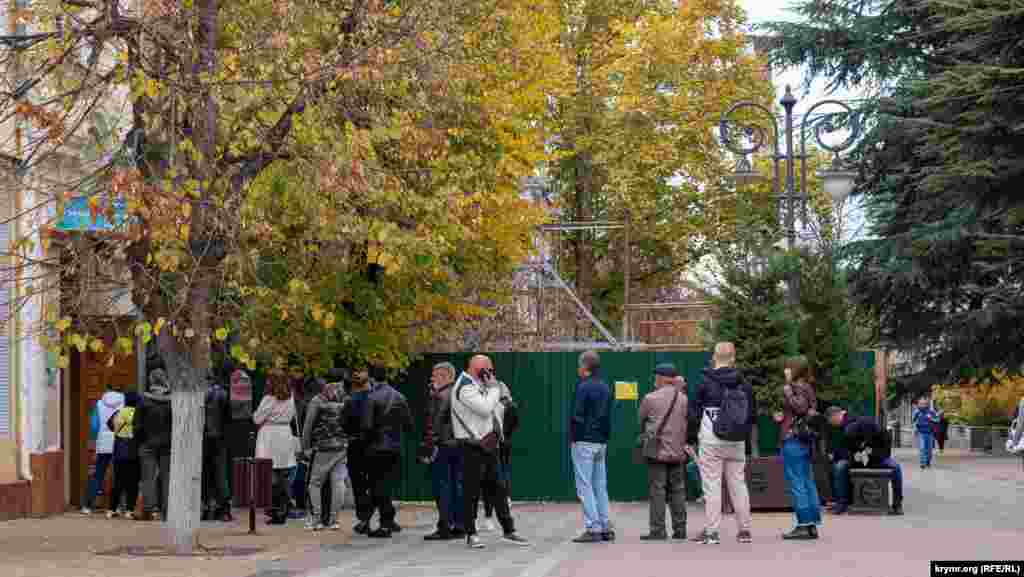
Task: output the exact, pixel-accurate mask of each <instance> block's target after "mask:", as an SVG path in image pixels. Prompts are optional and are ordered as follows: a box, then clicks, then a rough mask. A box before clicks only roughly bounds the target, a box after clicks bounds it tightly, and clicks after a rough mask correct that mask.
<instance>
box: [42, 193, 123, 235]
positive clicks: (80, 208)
mask: <svg viewBox="0 0 1024 577" xmlns="http://www.w3.org/2000/svg"><path fill="white" fill-rule="evenodd" d="M113 202H114V222H110V219H108V218H107V215H105V214H103V211H101V212H99V213H97V214H96V218H95V219H93V216H92V214H90V213H89V198H88V197H86V196H76V197H75V198H72V199H70V200H67V201H65V202H64V215H63V216H62V217H61V218H60V220H59V221H57V226H56V228H57V229H58V230H64V231H79V232H102V231H110V230H114V229H117V228H123V227H124V225H125V222H126V220H127V219H126V217H125V202H124V199H121V198H116V199H114V201H113Z"/></svg>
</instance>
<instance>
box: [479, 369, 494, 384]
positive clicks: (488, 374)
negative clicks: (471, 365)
mask: <svg viewBox="0 0 1024 577" xmlns="http://www.w3.org/2000/svg"><path fill="white" fill-rule="evenodd" d="M492 378H494V369H481V370H480V380H481V381H483V382H485V383H486V382H487V381H489V380H491V379H492Z"/></svg>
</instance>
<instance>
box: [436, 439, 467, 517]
mask: <svg viewBox="0 0 1024 577" xmlns="http://www.w3.org/2000/svg"><path fill="white" fill-rule="evenodd" d="M430 467H431V476H432V480H433V488H434V499H435V500H436V501H437V511H438V513H439V515H438V520H437V530H438V531H439V532H440V533H448V532H450V531H452V530H458V531H462V530H463V529H464V523H463V521H462V451H461V450H460V449H459V448H458V447H438V449H437V458H436V459H434V462H433V463H432V464H431V466H430Z"/></svg>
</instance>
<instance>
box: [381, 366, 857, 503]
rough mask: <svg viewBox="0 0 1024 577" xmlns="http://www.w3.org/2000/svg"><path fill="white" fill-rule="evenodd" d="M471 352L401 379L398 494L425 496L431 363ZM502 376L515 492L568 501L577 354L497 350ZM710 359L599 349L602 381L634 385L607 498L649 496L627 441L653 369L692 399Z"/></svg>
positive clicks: (622, 410)
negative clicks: (514, 409)
mask: <svg viewBox="0 0 1024 577" xmlns="http://www.w3.org/2000/svg"><path fill="white" fill-rule="evenodd" d="M856 355H857V359H856V360H857V362H858V364H860V366H863V367H865V368H871V367H872V366H873V362H874V357H873V355H871V353H856ZM470 356H471V355H469V354H444V355H440V354H431V355H427V356H426V357H424V358H423V359H421V360H420V361H419V362H417V363H416V364H414V365H413V366H411V367H410V368H409V371H408V375H409V378H408V380H407V381H406V382H405V383H403V384H401V385H400V389H401V390H402V392H403V393H404V394H405V395H406V396H407V397H408V398H409V402H410V404H411V405H412V407H413V411H414V414H415V415H416V416H417V423H416V429H417V430H416V433H415V434H414V435H409V436H407V438H406V440H405V451H404V456H403V459H404V461H403V465H404V471H403V476H402V484H401V489H400V495H401V499H402V500H408V501H419V500H430V499H431V491H430V477H429V467H427V466H424V465H421V464H419V463H417V462H416V447H417V445H418V444H419V442H420V439H421V438H422V427H423V417H422V415H423V407H424V406H425V401H426V399H425V396H426V384H427V382H428V381H429V379H430V372H431V368H432V367H433V365H434V364H435V363H439V362H442V361H448V362H451V363H452V364H454V365H455V366H456V367H460V368H461V367H464V366H465V364H466V362H467V361H468V360H469V357H470ZM490 356H491V358H492V359H493V361H494V366H495V370H496V372H497V374H498V376H499V378H500V379H501V380H502V381H504V382H505V383H506V384H508V386H509V388H510V389H511V390H512V395H513V396H514V397H515V398H516V401H517V402H518V403H519V406H520V408H521V413H522V428H521V430H520V431H519V432H518V433H517V434H516V436H515V438H514V439H513V443H512V493H513V497H514V498H515V499H522V500H529V501H534V500H537V501H573V500H575V499H576V490H575V485H574V481H573V472H572V463H571V460H570V455H569V440H568V423H569V415H570V411H571V403H572V400H573V391H574V388H575V385H576V381H577V377H576V367H577V357H578V354H577V353H562V352H543V353H540V352H538V353H494V354H492V355H490ZM710 358H711V354H710V353H706V352H622V353H618V352H609V353H602V354H601V365H602V371H603V373H604V377H605V379H606V380H607V381H608V382H609V383H610V384H612V385H613V386H614V383H615V382H616V381H623V382H635V383H637V384H638V393H639V394H638V398H637V399H636V400H619V401H617V402H616V406H615V410H614V413H613V415H612V439H611V441H610V442H609V445H608V454H609V455H608V488H609V496H610V497H611V499H612V500H615V501H632V500H641V499H644V498H646V494H647V487H646V485H647V475H646V471H644V470H643V469H642V468H641V467H638V466H636V465H634V464H633V463H632V460H631V458H632V447H633V444H634V441H635V440H636V437H637V433H638V432H639V424H638V409H639V405H640V399H642V398H643V396H644V395H645V394H647V393H648V392H650V391H651V389H652V388H653V384H654V377H653V373H654V367H655V365H657V364H658V363H662V362H671V363H674V364H675V365H676V368H678V369H679V371H680V372H681V373H682V374H683V375H684V376H685V377H686V380H687V382H688V383H689V388H690V391H689V393H690V396H691V397H692V396H693V394H694V391H695V389H696V386H697V384H698V383H700V382H701V380H702V377H701V371H702V369H703V368H704V367H706V366H707V365H708V362H709V360H710ZM871 389H872V391H871V392H870V397H872V398H870V399H869V400H868V401H866V402H864V407H855V408H853V409H852V410H851V412H852V413H854V414H859V413H863V414H870V413H871V411H872V410H873V409H872V408H873V407H874V399H873V395H874V393H873V387H871ZM759 430H760V443H759V449H760V452H761V454H762V455H765V454H774V453H776V452H777V449H776V444H777V435H778V426H777V425H776V424H775V423H774V422H773V421H772V420H771V418H768V417H762V418H761V420H760V421H759Z"/></svg>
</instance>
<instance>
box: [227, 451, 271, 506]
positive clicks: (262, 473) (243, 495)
mask: <svg viewBox="0 0 1024 577" xmlns="http://www.w3.org/2000/svg"><path fill="white" fill-rule="evenodd" d="M252 469H255V477H256V479H255V484H250V481H249V475H250V474H251V473H250V470H252ZM232 472H233V475H232V479H233V481H234V487H235V489H234V499H235V507H248V506H249V503H250V499H253V500H255V504H254V506H255V507H256V508H257V509H265V508H268V507H270V506H271V502H272V500H273V499H272V491H271V483H272V482H273V477H274V461H273V460H272V459H235V461H234V467H233V471H232ZM250 493H255V494H254V495H253V496H252V498H251V497H250Z"/></svg>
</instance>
